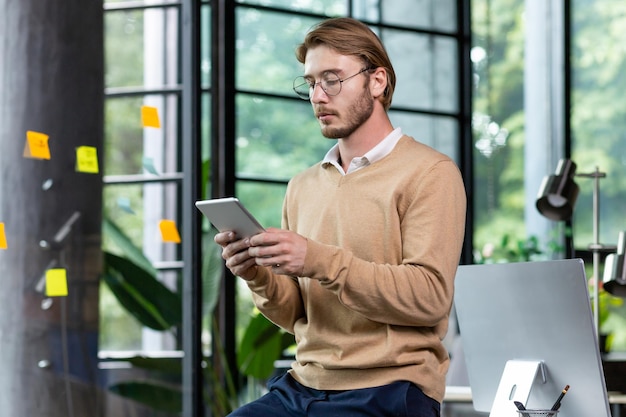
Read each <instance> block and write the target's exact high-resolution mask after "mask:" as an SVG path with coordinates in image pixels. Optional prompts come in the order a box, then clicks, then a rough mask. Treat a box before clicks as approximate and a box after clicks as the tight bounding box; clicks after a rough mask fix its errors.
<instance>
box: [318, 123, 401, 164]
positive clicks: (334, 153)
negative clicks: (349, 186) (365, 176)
mask: <svg viewBox="0 0 626 417" xmlns="http://www.w3.org/2000/svg"><path fill="white" fill-rule="evenodd" d="M401 137H402V129H401V128H399V127H398V128H396V129H394V130H393V131H392V132H391V133H390V134H388V135H387V137H385V138H384V139H383V140H381V141H380V142H379V143H378V145H376V146H374V147H373V148H372V149H370V150H369V151H368V152H367V153H366V154H365V155H363V156H358V157H356V158H352V161H350V166H348V171H347V172H344V170H343V167H342V166H341V164H340V163H339V144H335V146H333V147H332V148H330V149H329V150H328V152H326V156H324V159H323V160H322V165H325V164H331V165H333V166H334V167H335V168H337V169H338V170H339V172H341V174H342V175H346V174H349V173H351V172H354V171H357V170H359V169H361V168H364V167H366V166H368V165H370V164H373V163H374V162H376V161H378V160H381V159H383V158H384V157H385V156H387V155H388V154H389V152H391V151H392V149H393V148H394V147H395V146H396V143H398V141H399V140H400V138H401Z"/></svg>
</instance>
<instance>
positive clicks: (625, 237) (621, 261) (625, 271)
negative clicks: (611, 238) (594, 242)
mask: <svg viewBox="0 0 626 417" xmlns="http://www.w3.org/2000/svg"><path fill="white" fill-rule="evenodd" d="M625 249H626V232H624V231H622V232H620V233H619V238H618V241H617V253H612V254H610V255H607V257H606V260H605V262H604V276H603V279H602V281H603V286H604V289H605V290H606V291H608V292H609V293H611V294H613V295H616V296H618V297H626V256H624V250H625Z"/></svg>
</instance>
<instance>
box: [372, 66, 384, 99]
mask: <svg viewBox="0 0 626 417" xmlns="http://www.w3.org/2000/svg"><path fill="white" fill-rule="evenodd" d="M386 89H387V70H386V69H385V68H383V67H377V68H376V69H375V70H374V72H373V73H372V74H370V91H371V93H372V97H374V98H379V97H381V96H382V95H383V94H384V93H385V90H386Z"/></svg>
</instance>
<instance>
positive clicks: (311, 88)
mask: <svg viewBox="0 0 626 417" xmlns="http://www.w3.org/2000/svg"><path fill="white" fill-rule="evenodd" d="M372 69H373V68H372V67H365V68H363V69H361V70H360V71H359V72H357V73H356V74H352V75H350V76H348V77H345V78H340V77H339V74H337V73H336V72H335V71H324V75H326V74H334V75H335V76H336V77H337V81H338V82H339V90H338V91H337V92H336V93H334V94H330V93H329V92H328V87H327V86H325V83H326V82H328V80H325V79H322V80H321V81H316V82H313V83H312V82H309V81H307V79H306V78H304V77H303V76H302V75H300V76H298V77H296V78H295V79H294V80H293V91H294V93H296V95H297V96H298V97H300V98H301V99H302V100H311V97H313V92H314V91H315V87H317V86H318V85H319V86H320V87H321V88H322V90H323V91H324V94H326V95H327V96H329V97H334V96H337V95H339V93H341V90H342V88H343V82H344V81H348V80H349V79H351V78H354V77H356V76H357V75H359V74H363V73H364V72H365V71H370V70H372ZM333 81H334V80H333ZM305 84H307V85H308V86H309V93H308V94H307V95H306V96H305V95H304V93H301V92H299V91H298V90H297V88H299V87H302V86H303V85H305Z"/></svg>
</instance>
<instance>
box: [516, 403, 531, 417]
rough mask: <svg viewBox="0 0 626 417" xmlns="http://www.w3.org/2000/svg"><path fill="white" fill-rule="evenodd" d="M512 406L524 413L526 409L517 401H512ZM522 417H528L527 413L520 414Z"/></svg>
mask: <svg viewBox="0 0 626 417" xmlns="http://www.w3.org/2000/svg"><path fill="white" fill-rule="evenodd" d="M513 404H515V406H516V407H517V409H518V410H520V411H526V407H524V404H522V403H521V402H519V401H513ZM521 415H522V416H526V417H527V416H528V413H521Z"/></svg>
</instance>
